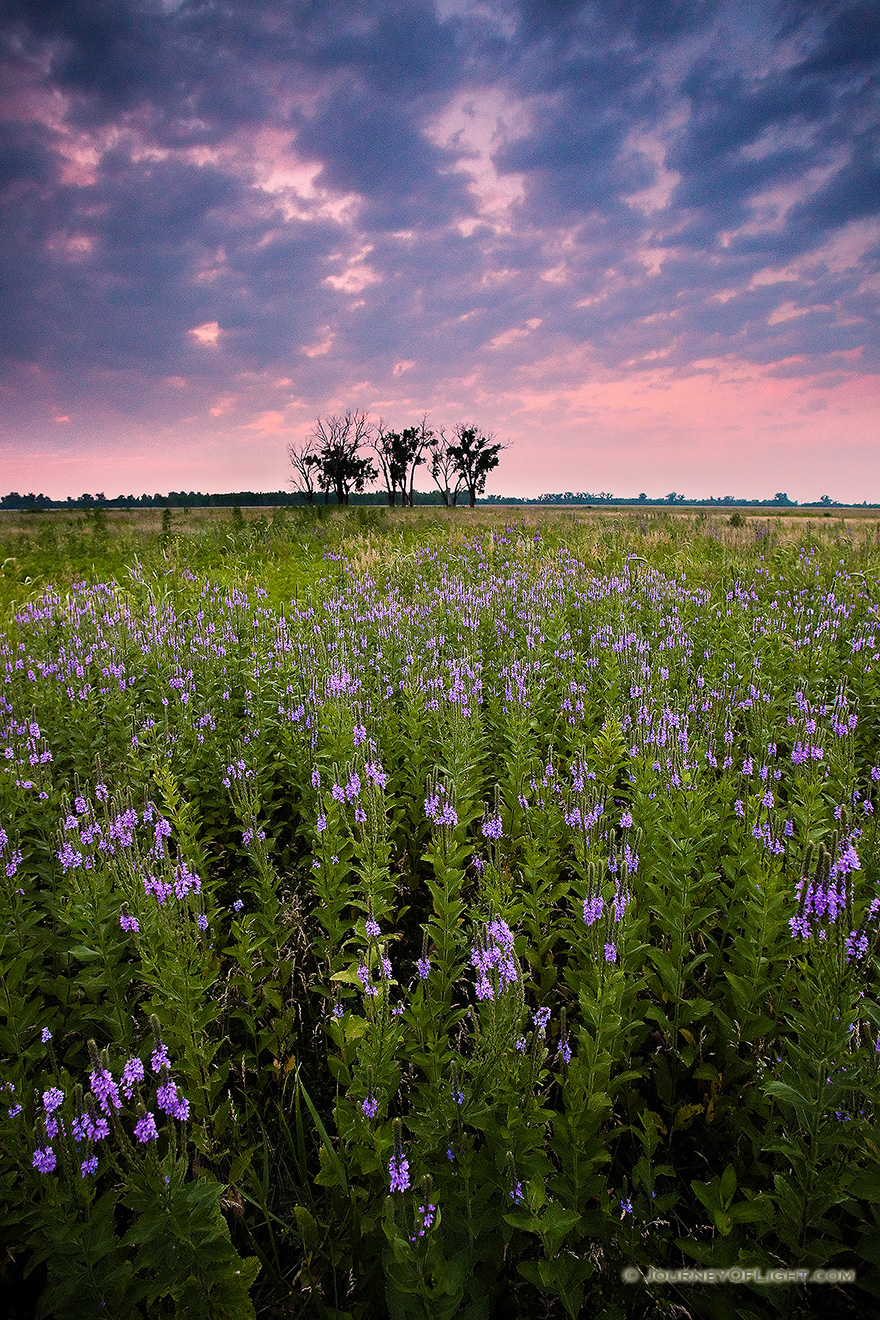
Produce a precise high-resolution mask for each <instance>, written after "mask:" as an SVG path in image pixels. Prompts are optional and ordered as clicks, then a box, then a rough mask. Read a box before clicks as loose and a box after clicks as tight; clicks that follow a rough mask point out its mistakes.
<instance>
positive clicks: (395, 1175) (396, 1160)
mask: <svg viewBox="0 0 880 1320" xmlns="http://www.w3.org/2000/svg"><path fill="white" fill-rule="evenodd" d="M388 1173H389V1176H390V1180H391V1191H392V1192H405V1191H406V1189H407V1188H408V1187H409V1160H407V1159H406V1158H405V1157H404V1156H403V1155H398V1154H394V1155H392V1156H391V1159H390V1160H389V1162H388Z"/></svg>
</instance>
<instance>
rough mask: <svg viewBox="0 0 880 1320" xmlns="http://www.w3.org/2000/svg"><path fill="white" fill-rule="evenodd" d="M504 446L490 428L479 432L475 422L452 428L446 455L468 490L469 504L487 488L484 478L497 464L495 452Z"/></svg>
mask: <svg viewBox="0 0 880 1320" xmlns="http://www.w3.org/2000/svg"><path fill="white" fill-rule="evenodd" d="M506 448H507V446H506V445H503V444H501V443H500V441H498V440H496V439H495V436H494V435H493V434H492V432H491V431H490V432H489V434H488V435H481V434H480V432H479V431H478V430H477V428H476V427H475V426H465V425H464V423H459V425H458V426H457V427H456V428H455V441H454V443H453V444H451V445H450V446H449V456H450V458H451V459H452V465H453V470H454V471H455V472H456V473H458V475H459V476H460V478H461V485H462V487H463V488H464V489H465V490H466V491H467V492H468V496H469V498H470V505H471V508H473V507H474V505H475V504H476V502H477V496H478V495H482V493H483V491H484V490H485V489H486V478H487V477H488V475H489V473H490V472H491V471H492V470H493V468H496V467H497V466H498V455H499V454H500V453H501V451H502V449H506Z"/></svg>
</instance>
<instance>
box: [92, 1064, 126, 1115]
mask: <svg viewBox="0 0 880 1320" xmlns="http://www.w3.org/2000/svg"><path fill="white" fill-rule="evenodd" d="M89 1085H90V1088H91V1092H92V1095H93V1096H94V1097H95V1099H96V1100H97V1102H98V1104H99V1105H100V1106H101V1109H102V1111H103V1112H104V1113H105V1114H109V1113H110V1105H112V1106H113V1108H114V1109H120V1108H121V1107H122V1101H121V1100H120V1099H119V1088H118V1087H117V1085H116V1083H115V1082H114V1080H113V1074H112V1073H110V1072H108V1070H107V1069H106V1068H95V1069H94V1070H93V1071H92V1072H91V1073H90V1074H89ZM108 1102H109V1103H108Z"/></svg>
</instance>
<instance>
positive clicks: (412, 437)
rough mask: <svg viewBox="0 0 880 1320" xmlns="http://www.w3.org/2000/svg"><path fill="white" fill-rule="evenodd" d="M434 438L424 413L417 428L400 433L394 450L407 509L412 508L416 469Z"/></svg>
mask: <svg viewBox="0 0 880 1320" xmlns="http://www.w3.org/2000/svg"><path fill="white" fill-rule="evenodd" d="M433 438H434V432H433V431H432V430H431V428H430V426H429V425H428V414H427V413H425V415H424V417H423V418H422V420H421V422H420V423H419V425H418V426H408V427H407V428H406V430H405V431H401V433H400V439H399V441H398V444H397V448H396V455H397V464H398V468H399V469H400V471H402V473H403V482H402V484H401V488H400V489H401V494H402V495H403V496H404V498H405V500H406V503H407V504H409V507H410V508H412V507H413V483H414V482H415V479H416V468H417V467H421V465H422V464H423V463H424V461H425V451H426V450H427V449H428V447H429V446H430V444H431V441H432V440H433Z"/></svg>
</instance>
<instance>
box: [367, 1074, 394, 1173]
mask: <svg viewBox="0 0 880 1320" xmlns="http://www.w3.org/2000/svg"><path fill="white" fill-rule="evenodd" d="M361 1110H362V1112H363V1113H364V1115H365V1116H366V1117H367V1118H375V1117H376V1115H377V1114H378V1112H379V1102H378V1100H377V1099H376V1097H375V1096H373V1095H368V1096H367V1098H366V1100H364V1101H363V1103H362V1104H361ZM392 1190H393V1189H392Z"/></svg>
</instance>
